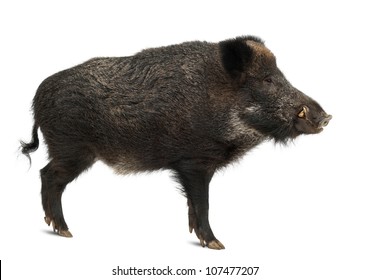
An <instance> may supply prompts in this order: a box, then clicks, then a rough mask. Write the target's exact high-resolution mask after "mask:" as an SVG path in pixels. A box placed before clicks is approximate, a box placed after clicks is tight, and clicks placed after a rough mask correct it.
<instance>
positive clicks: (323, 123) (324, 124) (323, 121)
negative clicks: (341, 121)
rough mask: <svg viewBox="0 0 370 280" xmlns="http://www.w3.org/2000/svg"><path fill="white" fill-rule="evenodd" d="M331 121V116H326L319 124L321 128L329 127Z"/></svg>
mask: <svg viewBox="0 0 370 280" xmlns="http://www.w3.org/2000/svg"><path fill="white" fill-rule="evenodd" d="M331 119H332V116H331V115H326V116H324V117H323V119H322V120H321V121H320V122H319V127H320V128H322V127H324V126H327V125H328V123H329V122H330V120H331Z"/></svg>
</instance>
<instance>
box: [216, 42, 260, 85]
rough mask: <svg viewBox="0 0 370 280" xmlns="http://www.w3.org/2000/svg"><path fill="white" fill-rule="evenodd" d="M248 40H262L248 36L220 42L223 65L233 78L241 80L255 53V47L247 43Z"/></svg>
mask: <svg viewBox="0 0 370 280" xmlns="http://www.w3.org/2000/svg"><path fill="white" fill-rule="evenodd" d="M247 40H253V41H258V42H261V40H260V39H258V38H256V37H251V36H248V37H238V38H236V39H230V40H226V41H222V42H220V43H219V46H220V53H221V61H222V65H223V67H224V68H225V70H226V72H227V73H228V74H229V76H230V77H231V78H232V79H236V80H239V81H240V82H241V79H242V78H243V76H244V75H243V73H244V72H245V70H246V68H247V66H248V63H249V62H250V61H251V59H252V54H253V49H252V48H251V47H250V46H249V45H248V44H247Z"/></svg>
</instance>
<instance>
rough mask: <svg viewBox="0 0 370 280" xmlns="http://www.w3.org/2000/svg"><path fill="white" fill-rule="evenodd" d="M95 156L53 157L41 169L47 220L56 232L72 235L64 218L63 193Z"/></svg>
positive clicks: (65, 235) (42, 193)
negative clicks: (75, 157) (60, 158)
mask: <svg viewBox="0 0 370 280" xmlns="http://www.w3.org/2000/svg"><path fill="white" fill-rule="evenodd" d="M92 163H93V158H88V157H85V158H83V160H81V159H79V160H76V159H75V160H72V159H68V160H66V159H64V160H56V159H55V158H54V159H52V160H51V161H50V162H49V163H48V164H47V165H46V166H45V167H44V168H43V169H41V171H40V174H41V182H42V187H41V196H42V205H43V208H44V211H45V222H46V223H47V224H48V225H49V226H50V224H52V226H53V230H54V232H57V233H58V234H59V235H61V236H64V237H72V234H71V233H70V232H69V230H68V226H67V224H66V222H65V220H64V216H63V210H62V201H61V198H62V193H63V191H64V189H65V187H66V186H67V184H68V183H70V182H71V181H73V180H74V179H75V178H77V176H78V175H79V174H80V173H81V172H82V171H84V170H85V169H87V168H88V167H90V166H91V165H92Z"/></svg>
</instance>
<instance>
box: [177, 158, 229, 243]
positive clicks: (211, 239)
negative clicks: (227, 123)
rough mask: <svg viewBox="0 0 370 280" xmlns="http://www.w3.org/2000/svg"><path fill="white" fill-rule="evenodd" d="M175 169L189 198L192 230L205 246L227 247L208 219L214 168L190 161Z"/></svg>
mask: <svg viewBox="0 0 370 280" xmlns="http://www.w3.org/2000/svg"><path fill="white" fill-rule="evenodd" d="M189 165H190V166H189ZM175 170H176V172H177V177H178V179H179V182H180V183H181V185H182V187H183V189H184V192H185V194H186V196H187V199H188V206H189V230H190V232H192V231H193V229H194V231H195V234H196V235H197V237H198V238H199V240H200V244H201V245H202V246H203V247H204V246H205V245H207V247H208V248H211V249H225V247H224V246H223V245H222V243H221V242H220V241H218V240H217V239H216V237H215V236H214V235H213V232H212V229H211V226H210V225H209V221H208V208H209V204H208V189H209V183H210V181H211V179H212V176H213V174H214V170H212V171H209V170H202V169H198V168H195V167H193V166H192V164H189V163H188V162H187V163H186V164H180V165H178V166H176V168H175Z"/></svg>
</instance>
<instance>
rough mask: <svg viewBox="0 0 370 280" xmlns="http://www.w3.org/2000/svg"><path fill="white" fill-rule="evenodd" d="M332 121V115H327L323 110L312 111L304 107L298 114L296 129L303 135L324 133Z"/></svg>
mask: <svg viewBox="0 0 370 280" xmlns="http://www.w3.org/2000/svg"><path fill="white" fill-rule="evenodd" d="M331 119H332V116H331V115H328V114H326V113H325V112H324V111H323V110H317V109H316V110H315V109H312V110H311V109H310V108H309V107H308V106H306V105H304V106H302V107H301V109H300V110H299V112H298V113H297V121H296V124H295V128H296V129H297V130H298V132H299V133H302V134H315V133H320V132H321V131H323V128H324V127H325V126H327V125H328V124H329V122H330V120H331Z"/></svg>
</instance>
